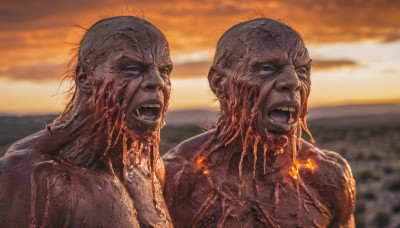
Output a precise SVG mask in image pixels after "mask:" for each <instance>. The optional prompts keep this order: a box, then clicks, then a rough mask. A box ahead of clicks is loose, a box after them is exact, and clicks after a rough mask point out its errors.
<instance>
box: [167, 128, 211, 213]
mask: <svg viewBox="0 0 400 228" xmlns="http://www.w3.org/2000/svg"><path fill="white" fill-rule="evenodd" d="M213 134H214V131H208V132H205V133H203V134H200V135H197V136H194V137H192V138H190V139H188V140H186V141H184V142H182V143H180V144H179V145H177V146H176V147H175V148H173V149H171V150H170V151H169V152H167V153H166V154H165V155H164V156H163V157H162V158H163V160H164V164H165V173H166V182H165V186H164V196H165V200H166V203H167V205H168V207H170V208H171V207H172V206H173V204H174V199H175V198H176V197H179V198H180V197H185V196H186V195H187V194H190V192H191V191H192V190H193V188H194V186H195V183H196V182H197V181H198V178H199V177H200V176H201V170H199V169H198V168H196V162H195V160H196V156H197V155H198V153H201V152H202V151H204V148H205V147H206V146H207V144H208V142H209V140H210V139H211V138H212V136H213Z"/></svg>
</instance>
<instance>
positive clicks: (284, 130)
mask: <svg viewBox="0 0 400 228" xmlns="http://www.w3.org/2000/svg"><path fill="white" fill-rule="evenodd" d="M299 110H300V108H299V104H298V102H295V101H289V102H280V103H276V104H273V105H271V106H269V107H267V108H265V109H263V111H262V112H259V120H260V123H261V124H260V125H261V127H262V128H263V129H261V130H262V132H265V131H267V132H269V133H272V134H274V135H289V134H291V133H292V132H293V131H294V130H295V129H296V126H297V124H298V118H299Z"/></svg>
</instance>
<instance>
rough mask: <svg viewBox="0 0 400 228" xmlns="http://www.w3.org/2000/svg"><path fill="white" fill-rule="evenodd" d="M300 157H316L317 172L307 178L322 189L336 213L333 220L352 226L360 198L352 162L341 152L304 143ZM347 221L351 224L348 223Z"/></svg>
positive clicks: (314, 158) (310, 183)
mask: <svg viewBox="0 0 400 228" xmlns="http://www.w3.org/2000/svg"><path fill="white" fill-rule="evenodd" d="M299 157H300V158H302V159H304V160H306V159H312V162H313V165H314V166H315V171H314V173H308V174H306V178H305V182H309V183H308V184H309V185H311V186H313V187H314V188H315V189H318V191H319V193H320V196H321V198H323V200H324V201H325V202H327V203H328V205H329V207H330V208H331V209H332V211H333V214H334V221H333V223H334V224H336V225H338V226H345V227H347V226H350V225H348V223H349V222H350V220H352V216H353V213H354V208H355V201H356V198H355V197H356V187H355V181H354V178H353V174H352V171H351V168H350V165H349V164H348V162H347V161H346V159H345V158H343V157H342V156H341V155H340V154H339V153H337V152H334V151H328V150H322V149H319V148H317V147H315V146H313V145H311V144H309V143H304V145H303V148H302V150H301V152H300V153H299ZM346 224H347V225H346Z"/></svg>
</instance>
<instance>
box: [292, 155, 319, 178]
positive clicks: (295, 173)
mask: <svg viewBox="0 0 400 228" xmlns="http://www.w3.org/2000/svg"><path fill="white" fill-rule="evenodd" d="M300 169H306V170H309V171H310V172H311V173H314V171H315V169H316V166H315V163H314V162H313V160H312V159H311V158H309V159H307V161H306V163H302V162H299V161H295V162H294V163H293V165H292V169H291V170H290V172H289V176H291V177H292V178H293V179H294V180H298V179H299V170H300Z"/></svg>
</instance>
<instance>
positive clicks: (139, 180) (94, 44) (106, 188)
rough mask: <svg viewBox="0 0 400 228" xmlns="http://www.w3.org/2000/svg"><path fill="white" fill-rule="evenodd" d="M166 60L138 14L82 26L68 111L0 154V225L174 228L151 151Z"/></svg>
mask: <svg viewBox="0 0 400 228" xmlns="http://www.w3.org/2000/svg"><path fill="white" fill-rule="evenodd" d="M116 25H118V26H116ZM116 29H121V30H120V31H119V30H116ZM103 39H104V40H103ZM138 40H139V41H140V42H139V41H138ZM146 50H149V51H147V52H146ZM150 51H151V53H148V52H150ZM153 61H154V62H153ZM171 64H172V63H171V61H170V57H169V48H168V44H167V41H166V39H165V37H164V35H163V34H162V33H161V32H160V31H159V30H158V29H157V28H155V27H154V26H153V25H151V24H150V23H148V22H147V21H145V20H143V19H139V18H135V17H116V18H109V19H105V20H102V21H100V22H98V23H96V24H95V25H94V26H93V27H92V28H91V29H89V30H88V31H87V33H86V34H85V36H84V38H83V40H82V42H81V46H80V50H79V58H78V63H77V66H76V71H75V72H76V74H75V75H74V77H75V79H76V86H77V90H76V92H75V95H74V96H73V97H72V99H71V102H70V103H69V105H68V106H67V108H66V111H65V112H64V113H63V114H62V115H60V117H59V118H58V119H57V120H56V121H55V122H54V123H53V124H50V125H47V126H46V129H45V130H42V131H39V132H37V133H34V134H32V135H30V136H28V137H26V138H24V139H22V140H20V141H18V142H16V143H14V144H13V145H12V146H11V147H10V149H9V150H8V151H7V153H6V155H5V156H4V157H3V158H1V159H0V209H1V211H0V223H1V224H2V225H1V226H2V227H172V221H171V218H170V216H169V213H168V209H167V207H166V204H165V201H164V198H163V195H162V182H163V181H164V165H163V162H162V160H161V158H160V155H159V151H158V145H159V142H160V129H161V127H162V126H163V125H164V115H165V112H166V110H167V107H168V100H169V93H170V82H169V73H170V69H172V65H171ZM166 68H168V69H169V70H166Z"/></svg>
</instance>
